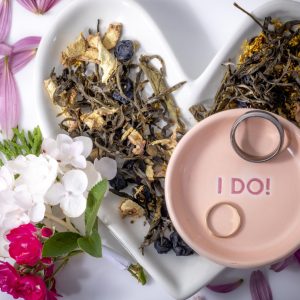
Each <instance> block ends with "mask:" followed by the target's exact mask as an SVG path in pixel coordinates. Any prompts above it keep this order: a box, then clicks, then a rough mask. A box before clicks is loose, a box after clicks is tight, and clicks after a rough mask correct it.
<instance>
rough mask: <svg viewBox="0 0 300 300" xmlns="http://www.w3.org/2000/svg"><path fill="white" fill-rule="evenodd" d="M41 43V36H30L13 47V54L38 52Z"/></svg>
mask: <svg viewBox="0 0 300 300" xmlns="http://www.w3.org/2000/svg"><path fill="white" fill-rule="evenodd" d="M40 42H41V37H40V36H28V37H26V38H23V39H21V40H19V41H17V42H16V43H15V44H14V45H13V53H18V52H22V51H30V50H36V49H37V48H38V46H39V44H40Z"/></svg>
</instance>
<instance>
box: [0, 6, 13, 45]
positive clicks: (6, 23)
mask: <svg viewBox="0 0 300 300" xmlns="http://www.w3.org/2000/svg"><path fill="white" fill-rule="evenodd" d="M10 28H11V0H0V42H4V41H5V40H6V38H7V36H8V34H9V32H10Z"/></svg>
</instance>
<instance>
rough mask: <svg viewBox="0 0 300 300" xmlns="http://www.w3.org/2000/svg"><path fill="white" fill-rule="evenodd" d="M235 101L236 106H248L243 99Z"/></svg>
mask: <svg viewBox="0 0 300 300" xmlns="http://www.w3.org/2000/svg"><path fill="white" fill-rule="evenodd" d="M236 103H237V107H238V108H247V107H248V105H247V103H246V102H244V101H240V100H237V101H236Z"/></svg>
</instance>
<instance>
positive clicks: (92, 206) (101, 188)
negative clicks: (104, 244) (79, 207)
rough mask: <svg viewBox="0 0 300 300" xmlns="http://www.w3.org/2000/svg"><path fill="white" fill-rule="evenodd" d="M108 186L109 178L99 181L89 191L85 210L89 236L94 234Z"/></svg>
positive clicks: (86, 230) (86, 227)
mask: <svg viewBox="0 0 300 300" xmlns="http://www.w3.org/2000/svg"><path fill="white" fill-rule="evenodd" d="M107 187H108V183H107V180H106V179H104V180H102V181H100V182H98V183H97V184H96V185H95V186H94V187H93V188H92V189H91V190H90V192H89V195H88V199H87V206H86V210H85V232H86V235H87V236H89V235H91V234H92V231H93V227H94V225H95V221H96V219H97V214H98V211H99V208H100V204H101V202H102V200H103V197H104V194H105V193H106V191H107Z"/></svg>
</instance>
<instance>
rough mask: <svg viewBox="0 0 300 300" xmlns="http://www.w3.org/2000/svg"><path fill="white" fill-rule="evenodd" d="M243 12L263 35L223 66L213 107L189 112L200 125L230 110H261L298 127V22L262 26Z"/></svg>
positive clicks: (267, 20)
mask: <svg viewBox="0 0 300 300" xmlns="http://www.w3.org/2000/svg"><path fill="white" fill-rule="evenodd" d="M235 6H237V7H238V8H239V9H241V10H243V9H242V8H240V7H239V6H238V5H237V4H235ZM243 11H244V10H243ZM244 12H245V13H247V14H248V15H250V16H251V18H253V19H254V21H255V22H256V23H257V24H258V25H259V26H260V27H261V29H262V31H261V32H260V33H259V34H258V35H257V36H254V37H252V38H251V39H249V40H247V41H245V42H244V45H242V50H241V55H240V56H239V58H238V59H237V62H236V63H233V62H230V61H229V62H227V63H225V64H224V66H225V67H226V72H225V75H224V77H223V80H222V83H221V86H220V88H219V90H218V92H217V94H216V95H215V99H214V103H213V105H212V107H211V108H209V109H206V108H205V107H204V106H203V105H200V104H199V105H195V106H193V107H191V109H190V111H191V113H192V114H193V115H194V117H195V118H196V120H198V121H200V120H201V119H203V118H205V117H207V116H210V115H212V114H214V113H217V112H219V111H223V110H227V109H231V108H256V109H264V110H268V111H270V112H273V113H276V114H278V115H281V116H282V117H284V118H286V119H288V120H290V121H292V122H294V123H295V124H296V125H298V126H300V77H299V75H300V20H290V21H287V22H282V21H280V20H277V19H273V18H271V17H266V18H265V19H264V21H263V22H262V23H261V22H260V21H259V20H258V19H256V18H255V17H254V16H253V15H251V14H249V13H248V12H246V11H244Z"/></svg>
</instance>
